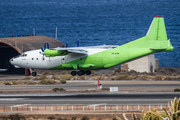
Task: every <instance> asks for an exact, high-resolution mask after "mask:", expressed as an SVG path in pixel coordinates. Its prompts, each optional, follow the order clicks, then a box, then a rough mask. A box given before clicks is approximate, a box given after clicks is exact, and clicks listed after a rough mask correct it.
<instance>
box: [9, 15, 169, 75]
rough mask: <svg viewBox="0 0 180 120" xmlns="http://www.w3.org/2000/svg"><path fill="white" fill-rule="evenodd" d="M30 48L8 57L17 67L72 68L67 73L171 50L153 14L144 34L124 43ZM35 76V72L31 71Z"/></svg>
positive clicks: (159, 20)
mask: <svg viewBox="0 0 180 120" xmlns="http://www.w3.org/2000/svg"><path fill="white" fill-rule="evenodd" d="M67 46H68V45H66V48H59V47H58V48H50V49H49V44H48V43H47V44H46V43H45V45H44V49H43V48H41V49H38V50H32V51H27V52H24V53H22V54H21V55H19V56H16V57H14V58H12V59H10V63H11V64H12V65H14V66H15V67H19V68H31V69H36V68H37V69H49V70H72V71H71V75H73V76H75V75H76V74H77V75H79V76H81V75H84V74H86V75H90V74H91V70H97V69H106V68H109V67H112V66H116V65H119V64H122V63H125V62H128V61H131V60H134V59H137V58H140V57H143V56H146V55H149V54H152V53H156V52H165V51H172V50H173V46H172V45H171V42H170V40H168V39H167V34H166V28H165V23H164V18H163V17H161V16H155V17H154V19H153V21H152V23H151V25H150V27H149V30H148V32H147V34H146V36H144V37H141V38H139V39H137V40H134V41H132V42H129V43H127V44H124V45H121V46H118V45H102V46H89V47H79V43H78V45H77V47H67ZM32 75H33V76H36V72H34V71H33V72H32Z"/></svg>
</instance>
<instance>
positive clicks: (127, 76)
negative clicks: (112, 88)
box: [116, 74, 132, 80]
mask: <svg viewBox="0 0 180 120" xmlns="http://www.w3.org/2000/svg"><path fill="white" fill-rule="evenodd" d="M116 80H132V77H131V76H129V75H126V74H123V75H118V76H117V77H116Z"/></svg>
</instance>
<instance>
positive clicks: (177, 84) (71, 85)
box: [0, 81, 180, 91]
mask: <svg viewBox="0 0 180 120" xmlns="http://www.w3.org/2000/svg"><path fill="white" fill-rule="evenodd" d="M100 83H101V84H102V87H118V88H119V89H135V90H138V89H141V88H142V89H149V90H150V89H152V90H153V89H162V90H165V89H166V90H173V89H175V88H180V81H100ZM53 88H64V89H66V90H67V91H72V90H88V89H97V81H85V82H84V81H67V83H66V84H55V85H0V91H22V90H48V89H53Z"/></svg>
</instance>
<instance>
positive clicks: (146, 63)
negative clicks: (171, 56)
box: [125, 54, 155, 72]
mask: <svg viewBox="0 0 180 120" xmlns="http://www.w3.org/2000/svg"><path fill="white" fill-rule="evenodd" d="M125 64H128V71H130V70H135V71H137V72H151V71H152V72H154V70H155V59H154V55H153V54H151V55H148V56H144V57H142V58H139V59H136V60H133V61H131V62H127V63H125Z"/></svg>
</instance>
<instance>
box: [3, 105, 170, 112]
mask: <svg viewBox="0 0 180 120" xmlns="http://www.w3.org/2000/svg"><path fill="white" fill-rule="evenodd" d="M155 108H156V109H157V110H158V111H161V110H162V109H163V108H166V109H167V105H90V106H83V105H73V106H70V105H68V106H0V112H12V111H14V112H15V111H29V112H31V111H33V112H35V111H142V110H152V109H155Z"/></svg>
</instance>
